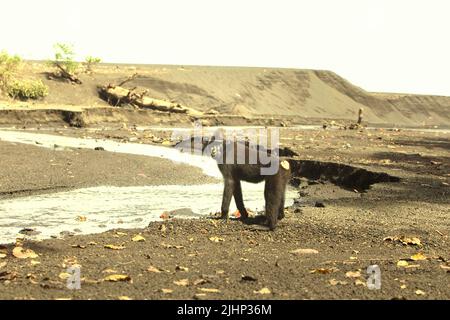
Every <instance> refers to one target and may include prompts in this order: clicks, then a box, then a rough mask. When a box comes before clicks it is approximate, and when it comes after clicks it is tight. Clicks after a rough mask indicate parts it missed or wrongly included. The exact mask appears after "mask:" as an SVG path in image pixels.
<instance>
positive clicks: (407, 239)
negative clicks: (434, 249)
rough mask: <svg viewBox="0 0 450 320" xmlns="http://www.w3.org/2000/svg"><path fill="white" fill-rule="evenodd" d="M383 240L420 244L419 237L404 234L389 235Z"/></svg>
mask: <svg viewBox="0 0 450 320" xmlns="http://www.w3.org/2000/svg"><path fill="white" fill-rule="evenodd" d="M383 241H392V242H400V243H402V244H404V245H416V246H421V245H422V243H421V242H420V239H419V238H417V237H405V236H401V237H398V236H394V237H392V236H390V237H386V238H384V239H383Z"/></svg>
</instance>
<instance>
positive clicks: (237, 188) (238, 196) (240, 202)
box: [233, 180, 248, 220]
mask: <svg viewBox="0 0 450 320" xmlns="http://www.w3.org/2000/svg"><path fill="white" fill-rule="evenodd" d="M233 196H234V201H235V202H236V207H237V209H238V210H239V213H240V214H241V219H243V220H245V219H247V218H248V213H247V210H246V209H245V205H244V199H243V198H242V188H241V181H239V180H238V181H236V182H235V183H234V194H233Z"/></svg>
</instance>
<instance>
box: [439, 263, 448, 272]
mask: <svg viewBox="0 0 450 320" xmlns="http://www.w3.org/2000/svg"><path fill="white" fill-rule="evenodd" d="M441 269H444V270H447V272H450V266H446V265H444V264H441Z"/></svg>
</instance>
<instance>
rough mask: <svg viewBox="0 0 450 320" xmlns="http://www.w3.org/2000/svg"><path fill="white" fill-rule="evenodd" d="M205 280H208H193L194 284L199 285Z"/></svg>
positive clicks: (205, 281)
mask: <svg viewBox="0 0 450 320" xmlns="http://www.w3.org/2000/svg"><path fill="white" fill-rule="evenodd" d="M207 282H208V280H205V279H197V280H195V281H194V286H199V285H201V284H205V283H207Z"/></svg>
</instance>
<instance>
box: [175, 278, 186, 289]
mask: <svg viewBox="0 0 450 320" xmlns="http://www.w3.org/2000/svg"><path fill="white" fill-rule="evenodd" d="M173 283H174V284H176V285H177V286H182V287H186V286H188V285H189V279H181V280H178V281H174V282H173Z"/></svg>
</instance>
